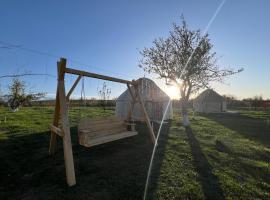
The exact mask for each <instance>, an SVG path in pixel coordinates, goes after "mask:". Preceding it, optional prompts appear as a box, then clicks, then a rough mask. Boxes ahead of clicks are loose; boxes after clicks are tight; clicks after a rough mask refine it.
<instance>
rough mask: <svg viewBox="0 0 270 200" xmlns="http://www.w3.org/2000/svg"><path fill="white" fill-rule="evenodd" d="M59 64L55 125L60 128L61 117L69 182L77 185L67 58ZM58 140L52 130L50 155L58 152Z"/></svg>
mask: <svg viewBox="0 0 270 200" xmlns="http://www.w3.org/2000/svg"><path fill="white" fill-rule="evenodd" d="M57 66H58V82H57V91H56V103H55V111H54V119H53V126H55V127H57V128H59V119H60V122H61V125H62V129H61V131H62V135H63V138H62V139H63V150H64V160H65V168H66V179H67V184H68V185H69V186H74V185H76V177H75V169H74V161H73V151H72V143H71V136H70V125H69V119H68V104H67V97H66V93H65V82H64V77H65V68H66V59H64V58H61V60H60V62H58V63H57ZM77 82H79V81H77ZM76 84H77V83H76ZM75 86H76V85H75ZM74 88H75V87H74ZM74 88H73V89H74ZM73 89H72V90H73ZM68 97H69V96H68ZM60 116H61V118H60ZM56 142H57V134H56V133H55V132H53V131H52V132H51V141H50V149H49V154H50V155H53V154H55V152H56V145H57V143H56Z"/></svg>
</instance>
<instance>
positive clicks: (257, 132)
mask: <svg viewBox="0 0 270 200" xmlns="http://www.w3.org/2000/svg"><path fill="white" fill-rule="evenodd" d="M201 115H202V116H204V117H206V118H208V119H210V120H212V121H216V122H217V123H219V124H221V125H223V126H225V127H227V128H229V129H231V130H234V131H236V132H237V133H238V134H241V135H242V136H244V137H246V138H248V139H251V140H253V141H256V142H259V143H261V144H263V145H265V146H267V147H270V134H269V131H270V128H269V127H267V126H266V122H265V121H264V120H262V119H254V118H251V117H248V116H243V115H241V114H239V113H212V114H201Z"/></svg>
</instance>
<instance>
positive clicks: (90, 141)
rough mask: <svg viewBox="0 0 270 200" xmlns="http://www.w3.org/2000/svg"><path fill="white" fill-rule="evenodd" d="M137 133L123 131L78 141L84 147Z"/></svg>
mask: <svg viewBox="0 0 270 200" xmlns="http://www.w3.org/2000/svg"><path fill="white" fill-rule="evenodd" d="M137 134H138V133H137V132H136V131H125V132H122V133H119V134H114V135H109V136H103V137H100V138H97V139H93V140H89V141H84V140H80V139H79V143H80V144H81V145H83V146H85V147H92V146H96V145H100V144H104V143H107V142H112V141H116V140H120V139H124V138H127V137H132V136H135V135H137Z"/></svg>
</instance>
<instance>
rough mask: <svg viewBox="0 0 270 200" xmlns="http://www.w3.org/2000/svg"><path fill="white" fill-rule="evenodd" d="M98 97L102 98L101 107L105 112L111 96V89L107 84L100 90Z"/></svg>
mask: <svg viewBox="0 0 270 200" xmlns="http://www.w3.org/2000/svg"><path fill="white" fill-rule="evenodd" d="M98 95H99V97H100V102H101V106H102V107H103V110H104V111H105V110H106V104H107V101H108V100H109V98H110V95H111V89H110V88H108V87H107V85H106V83H105V82H104V83H103V85H102V87H101V89H99V88H98Z"/></svg>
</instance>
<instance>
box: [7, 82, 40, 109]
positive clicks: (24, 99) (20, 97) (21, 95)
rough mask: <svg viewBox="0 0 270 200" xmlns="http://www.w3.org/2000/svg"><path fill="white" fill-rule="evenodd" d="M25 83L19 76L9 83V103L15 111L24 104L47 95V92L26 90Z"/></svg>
mask: <svg viewBox="0 0 270 200" xmlns="http://www.w3.org/2000/svg"><path fill="white" fill-rule="evenodd" d="M25 88H26V86H25V83H24V82H23V81H21V80H20V79H18V78H14V79H13V81H12V83H11V84H10V85H9V94H8V95H7V99H8V105H9V106H10V108H11V109H12V110H14V111H17V110H18V109H19V108H20V107H21V106H22V105H23V104H25V103H28V104H29V103H30V102H31V101H33V100H38V99H40V98H42V97H44V96H45V93H29V94H26V92H25Z"/></svg>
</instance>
